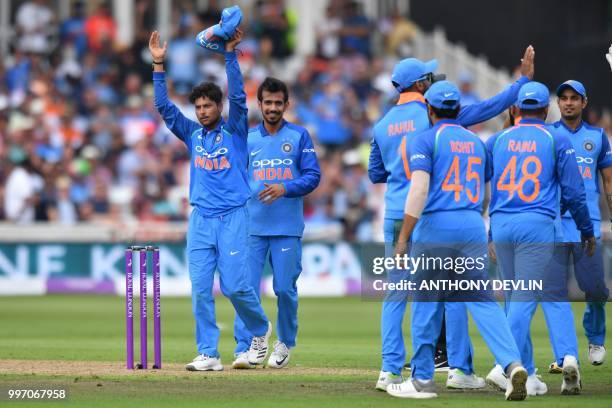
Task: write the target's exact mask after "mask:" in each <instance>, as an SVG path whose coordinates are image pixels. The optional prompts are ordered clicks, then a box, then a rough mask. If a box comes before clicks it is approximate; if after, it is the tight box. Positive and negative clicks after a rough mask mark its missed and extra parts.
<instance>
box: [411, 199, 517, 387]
mask: <svg viewBox="0 0 612 408" xmlns="http://www.w3.org/2000/svg"><path fill="white" fill-rule="evenodd" d="M449 217H452V218H453V219H454V221H457V220H461V224H462V227H461V228H457V226H456V225H453V224H454V223H453V222H449ZM413 243H414V245H413V256H414V257H417V256H421V255H423V256H425V257H432V258H435V257H443V258H444V259H446V258H447V257H454V258H455V259H456V258H457V257H458V256H461V257H463V258H464V259H465V258H468V257H469V258H472V259H476V258H481V259H483V260H485V259H486V253H487V238H486V233H485V229H484V223H483V221H482V218H481V216H480V214H479V213H478V212H476V211H453V212H443V213H432V214H426V215H424V216H423V217H421V219H420V220H419V223H418V224H417V227H416V228H415V231H414V233H413ZM485 265H486V263H485ZM423 273H424V271H417V272H416V274H415V276H419V275H420V276H421V278H420V279H427V276H428V275H429V276H431V275H430V273H429V272H427V274H428V275H425V276H424V275H423ZM463 278H465V279H473V280H486V279H487V278H488V277H487V269H486V267H484V268H479V267H476V268H473V269H472V270H470V271H469V272H464V275H463ZM420 279H418V278H417V279H416V281H417V282H419V280H420ZM445 297H448V298H449V299H452V298H453V296H452V294H445ZM460 298H461V299H462V300H463V301H462V302H453V301H446V302H435V301H414V302H413V303H412V325H411V327H412V344H413V351H414V354H413V357H412V362H411V366H412V376H413V377H414V378H417V379H420V380H429V379H432V378H433V376H434V362H433V357H434V351H435V344H436V339H437V335H438V333H439V332H440V327H441V324H442V318H443V311H444V310H446V332H447V353H448V358H449V365H450V366H451V367H452V368H459V369H461V370H462V371H464V372H465V373H467V374H471V373H472V372H473V371H474V369H473V362H472V355H473V348H472V345H471V342H470V340H469V336H468V323H467V313H466V311H467V310H469V311H470V313H471V314H472V317H473V319H474V321H475V323H476V326H477V327H478V329H479V331H480V333H481V335H482V337H483V339H484V340H485V342H486V344H487V346H488V347H489V349H490V350H491V353H492V354H493V356H494V357H495V359H496V360H497V361H499V363H500V364H502V366H503V367H506V366H508V365H509V364H510V363H513V362H519V361H520V353H519V350H518V348H517V346H516V344H515V342H514V341H512V334H511V331H510V327H509V325H508V324H507V322H506V319H505V316H504V312H503V310H502V309H501V307H500V306H499V305H498V304H497V302H495V300H494V297H493V294H492V293H491V292H490V291H477V292H475V293H473V294H468V295H466V294H461V295H460ZM470 300H473V301H470Z"/></svg>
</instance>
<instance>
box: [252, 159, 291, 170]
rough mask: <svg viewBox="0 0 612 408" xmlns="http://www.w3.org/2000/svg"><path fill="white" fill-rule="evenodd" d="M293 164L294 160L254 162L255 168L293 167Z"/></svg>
mask: <svg viewBox="0 0 612 408" xmlns="http://www.w3.org/2000/svg"><path fill="white" fill-rule="evenodd" d="M292 164H293V160H291V159H262V160H255V161H254V162H253V167H255V168H257V167H276V166H282V165H284V166H291V165H292Z"/></svg>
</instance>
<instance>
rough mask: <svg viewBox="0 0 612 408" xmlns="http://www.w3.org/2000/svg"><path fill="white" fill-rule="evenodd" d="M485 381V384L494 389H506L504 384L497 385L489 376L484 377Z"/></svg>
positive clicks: (503, 390)
mask: <svg viewBox="0 0 612 408" xmlns="http://www.w3.org/2000/svg"><path fill="white" fill-rule="evenodd" d="M485 383H487V385H488V386H489V387H491V388H493V389H494V390H496V391H501V392H505V391H506V386H503V387H502V386H501V385H499V383H498V382H497V381H495V380H493V379H491V378H489V377H487V378H485Z"/></svg>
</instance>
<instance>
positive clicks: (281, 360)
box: [267, 340, 291, 368]
mask: <svg viewBox="0 0 612 408" xmlns="http://www.w3.org/2000/svg"><path fill="white" fill-rule="evenodd" d="M290 355H291V351H290V350H289V347H287V345H286V344H285V343H283V342H282V341H278V340H277V341H276V342H274V351H272V353H271V354H270V358H269V359H268V364H267V367H270V368H283V367H285V366H286V365H287V364H289V357H290Z"/></svg>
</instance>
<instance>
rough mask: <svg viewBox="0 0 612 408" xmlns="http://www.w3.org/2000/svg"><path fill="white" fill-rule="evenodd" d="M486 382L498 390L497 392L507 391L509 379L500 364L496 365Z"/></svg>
mask: <svg viewBox="0 0 612 408" xmlns="http://www.w3.org/2000/svg"><path fill="white" fill-rule="evenodd" d="M485 381H486V382H487V384H489V386H490V387H492V388H494V389H496V390H497V391H506V386H507V383H508V378H507V377H506V374H505V373H504V369H503V368H502V366H500V365H499V364H496V365H495V367H493V369H491V371H489V374H487V376H486V379H485Z"/></svg>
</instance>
